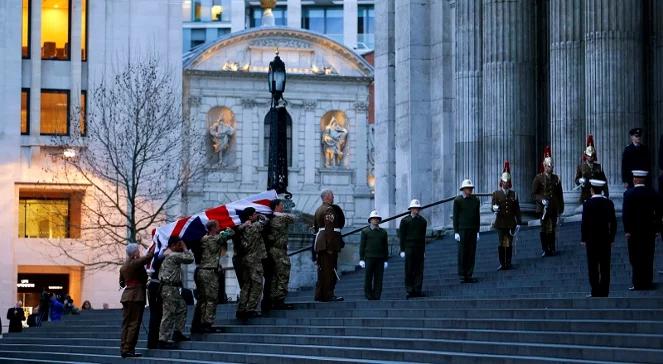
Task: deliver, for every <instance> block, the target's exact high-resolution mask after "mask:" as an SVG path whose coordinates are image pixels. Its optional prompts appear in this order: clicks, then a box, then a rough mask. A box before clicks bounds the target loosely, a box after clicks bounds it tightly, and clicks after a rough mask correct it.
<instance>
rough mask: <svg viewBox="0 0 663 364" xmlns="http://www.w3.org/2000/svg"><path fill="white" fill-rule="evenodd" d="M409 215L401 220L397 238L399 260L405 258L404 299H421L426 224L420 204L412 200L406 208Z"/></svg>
mask: <svg viewBox="0 0 663 364" xmlns="http://www.w3.org/2000/svg"><path fill="white" fill-rule="evenodd" d="M408 210H409V211H410V214H409V215H407V216H405V217H404V218H403V219H401V223H400V225H399V227H398V237H399V238H400V245H401V252H400V256H401V258H405V290H406V291H407V296H406V297H405V298H406V299H408V298H413V297H423V296H424V294H423V292H422V290H421V286H422V285H423V282H424V253H425V251H426V228H427V226H428V222H427V221H426V219H425V218H423V217H422V216H421V215H419V213H420V212H421V202H419V200H417V199H414V200H412V201H410V206H409V207H408Z"/></svg>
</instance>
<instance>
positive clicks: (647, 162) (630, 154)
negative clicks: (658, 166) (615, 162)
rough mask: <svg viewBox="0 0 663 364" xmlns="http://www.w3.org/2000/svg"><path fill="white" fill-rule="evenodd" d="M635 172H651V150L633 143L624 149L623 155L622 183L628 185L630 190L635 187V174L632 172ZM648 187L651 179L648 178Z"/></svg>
mask: <svg viewBox="0 0 663 364" xmlns="http://www.w3.org/2000/svg"><path fill="white" fill-rule="evenodd" d="M635 170H641V171H647V172H651V158H650V157H649V149H648V148H647V146H645V145H644V144H640V145H638V146H636V145H635V144H632V143H631V144H629V145H627V146H626V148H624V153H623V154H622V182H624V183H626V184H628V187H629V188H631V187H633V173H632V172H631V171H635ZM649 175H651V173H650V174H649ZM647 185H649V177H647Z"/></svg>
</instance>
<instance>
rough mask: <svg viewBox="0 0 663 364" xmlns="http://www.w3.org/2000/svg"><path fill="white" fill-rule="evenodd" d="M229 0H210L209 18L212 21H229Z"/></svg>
mask: <svg viewBox="0 0 663 364" xmlns="http://www.w3.org/2000/svg"><path fill="white" fill-rule="evenodd" d="M230 2H231V0H212V7H211V8H210V19H212V21H224V22H229V21H230V4H231V3H230Z"/></svg>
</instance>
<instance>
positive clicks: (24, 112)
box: [21, 88, 30, 135]
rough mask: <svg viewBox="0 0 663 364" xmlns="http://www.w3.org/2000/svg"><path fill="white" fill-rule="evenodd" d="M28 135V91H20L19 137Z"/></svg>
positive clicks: (25, 89)
mask: <svg viewBox="0 0 663 364" xmlns="http://www.w3.org/2000/svg"><path fill="white" fill-rule="evenodd" d="M29 134H30V89H27V88H24V89H22V90H21V135H29Z"/></svg>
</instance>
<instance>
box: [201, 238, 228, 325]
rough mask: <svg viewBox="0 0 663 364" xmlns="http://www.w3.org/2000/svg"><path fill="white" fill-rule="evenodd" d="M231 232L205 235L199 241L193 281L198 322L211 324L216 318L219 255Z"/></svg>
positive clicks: (226, 247)
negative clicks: (198, 315) (196, 295)
mask: <svg viewBox="0 0 663 364" xmlns="http://www.w3.org/2000/svg"><path fill="white" fill-rule="evenodd" d="M231 235H232V234H231V233H228V232H225V231H222V232H221V233H219V234H218V235H205V236H204V237H203V238H202V239H201V241H200V250H201V254H200V256H201V258H200V264H198V267H197V268H196V273H195V281H196V288H198V295H199V296H198V309H199V311H200V323H201V324H203V325H208V326H211V325H212V324H214V319H215V318H216V305H217V303H218V300H219V255H220V253H221V250H222V249H225V250H227V249H228V243H227V241H228V238H229V237H230V236H231Z"/></svg>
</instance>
